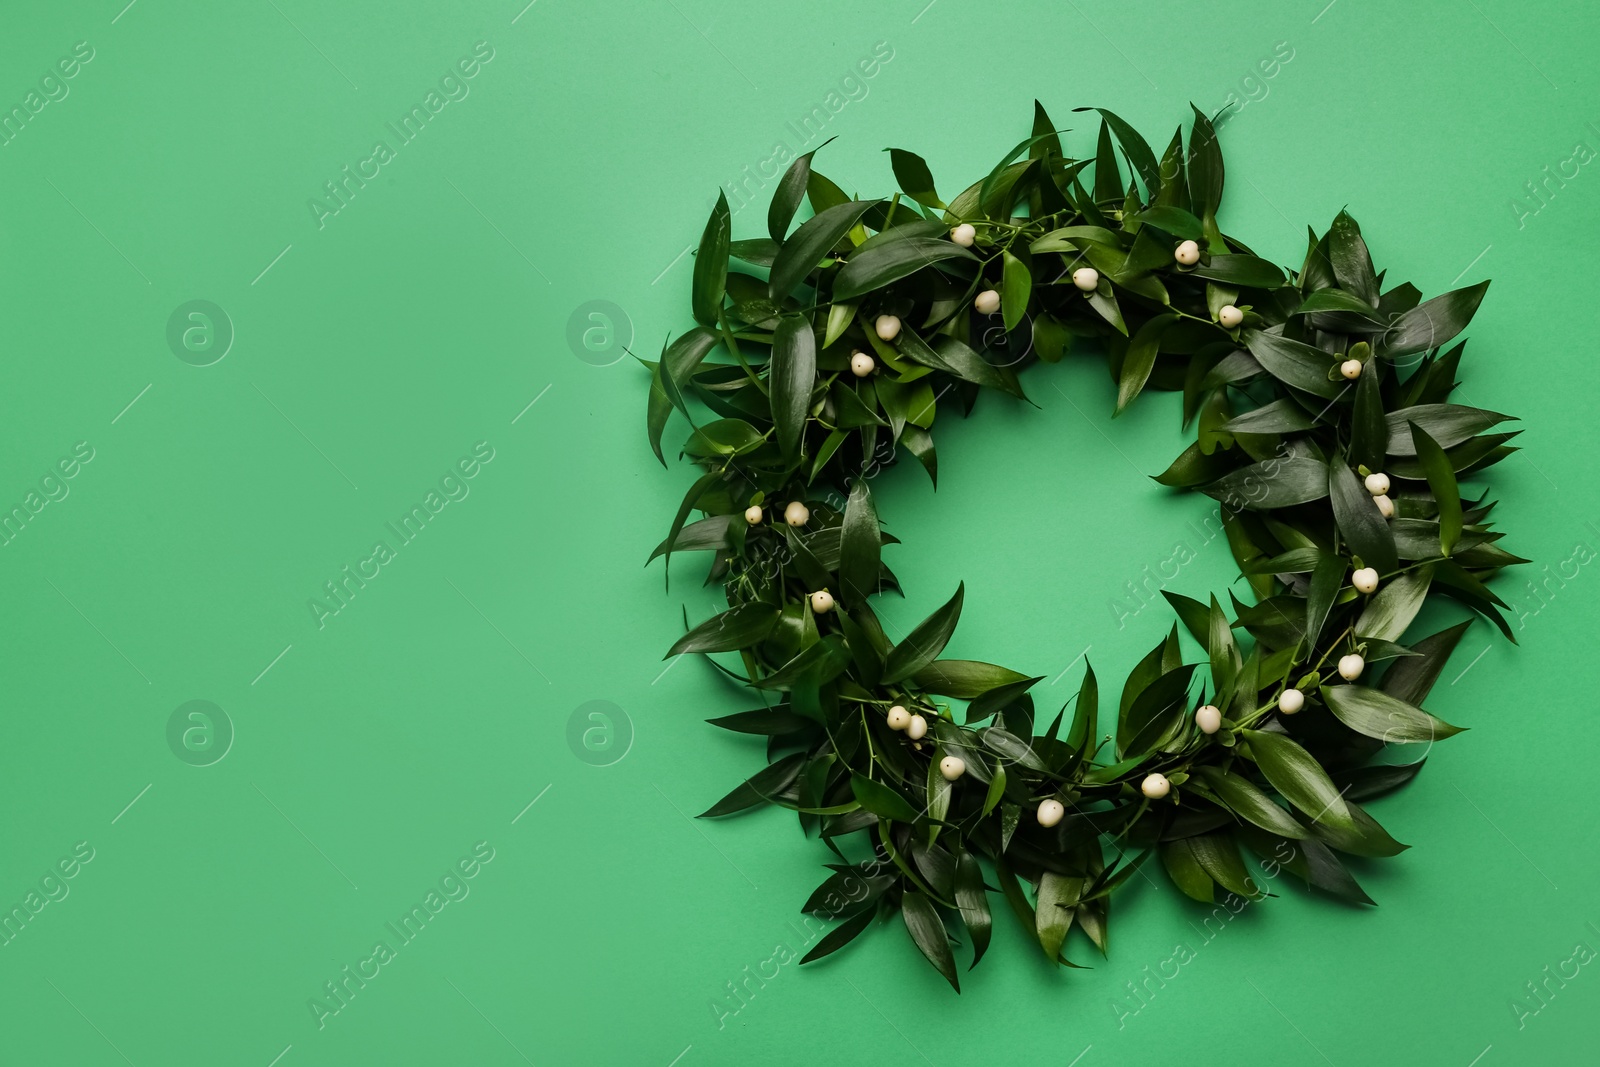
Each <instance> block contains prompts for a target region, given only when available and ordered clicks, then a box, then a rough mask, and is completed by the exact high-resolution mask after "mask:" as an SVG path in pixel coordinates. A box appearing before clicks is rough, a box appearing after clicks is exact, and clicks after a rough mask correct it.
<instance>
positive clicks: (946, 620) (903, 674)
mask: <svg viewBox="0 0 1600 1067" xmlns="http://www.w3.org/2000/svg"><path fill="white" fill-rule="evenodd" d="M965 595H966V583H965V582H963V583H960V584H958V585H957V586H956V592H955V595H954V596H952V597H951V598H950V599H949V600H948V601H946V602H945V603H944V605H943V606H942V607H940V608H939V609H938V610H937V611H935V612H934V613H933V614H931V615H929V616H928V617H927V618H926V619H923V620H922V621H921V622H919V623H918V624H917V625H916V627H915V628H914V629H913V630H912V631H911V632H910V633H909V634H907V635H906V638H905V640H904V641H901V642H900V643H899V644H897V645H895V646H894V649H893V650H892V651H891V652H890V653H889V660H888V663H887V664H886V665H885V667H884V672H883V684H885V685H893V684H894V683H895V682H900V681H904V680H905V679H907V678H910V677H911V676H912V675H914V674H916V673H917V672H918V671H920V670H922V669H923V668H924V667H926V666H927V665H928V664H930V663H932V662H933V661H934V660H935V659H937V658H938V657H939V653H941V652H943V651H944V646H945V645H946V644H948V643H949V641H950V635H951V634H952V633H954V632H955V628H956V623H957V622H959V621H960V619H961V603H962V600H963V599H964V598H965Z"/></svg>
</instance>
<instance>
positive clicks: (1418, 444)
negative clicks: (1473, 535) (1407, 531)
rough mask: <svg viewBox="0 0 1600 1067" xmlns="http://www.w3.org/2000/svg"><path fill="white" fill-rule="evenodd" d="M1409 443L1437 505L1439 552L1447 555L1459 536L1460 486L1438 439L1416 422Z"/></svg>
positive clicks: (1450, 552)
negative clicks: (1429, 434)
mask: <svg viewBox="0 0 1600 1067" xmlns="http://www.w3.org/2000/svg"><path fill="white" fill-rule="evenodd" d="M1411 443H1412V445H1413V447H1414V448H1415V449H1416V452H1417V461H1418V462H1419V463H1421V464H1422V469H1423V471H1424V472H1425V473H1426V474H1427V476H1428V488H1429V489H1432V490H1433V499H1434V502H1435V503H1436V504H1437V505H1438V507H1439V552H1440V554H1441V555H1445V556H1448V555H1451V554H1452V553H1453V552H1454V551H1455V548H1456V543H1457V542H1458V541H1460V540H1461V489H1460V487H1459V486H1458V485H1457V484H1456V475H1455V471H1453V470H1451V469H1450V459H1449V457H1448V456H1446V455H1445V454H1444V449H1443V448H1440V447H1439V442H1437V441H1435V440H1434V439H1433V438H1432V437H1429V436H1428V431H1427V430H1424V429H1423V428H1422V427H1421V426H1420V425H1418V424H1417V423H1412V424H1411Z"/></svg>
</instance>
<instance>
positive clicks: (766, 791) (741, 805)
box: [697, 752, 808, 819]
mask: <svg viewBox="0 0 1600 1067" xmlns="http://www.w3.org/2000/svg"><path fill="white" fill-rule="evenodd" d="M807 758H808V757H807V754H806V753H804V752H796V753H795V754H794V755H792V756H785V757H783V759H781V760H779V761H778V762H776V763H774V764H771V765H770V766H767V767H764V768H762V769H761V770H760V771H758V772H756V773H755V774H753V775H751V776H750V778H749V779H748V780H747V781H745V782H744V783H743V784H741V785H740V786H739V787H738V788H736V789H734V791H733V792H731V793H729V794H728V795H727V796H725V797H723V798H722V799H721V800H719V801H717V802H716V803H715V804H713V805H711V807H709V808H707V809H706V810H705V811H703V812H701V813H700V814H699V815H698V816H697V818H701V819H714V818H716V817H718V816H720V815H731V814H733V813H734V812H736V811H743V810H744V809H746V808H750V807H754V806H755V805H757V804H760V803H762V802H763V801H768V800H771V799H772V798H773V797H774V796H776V795H777V794H779V793H781V792H783V791H784V790H785V789H787V788H789V786H790V784H791V783H793V782H794V780H795V777H796V776H797V775H798V774H799V773H800V768H801V767H802V766H804V765H805V762H806V759H807Z"/></svg>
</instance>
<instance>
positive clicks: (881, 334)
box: [873, 315, 900, 341]
mask: <svg viewBox="0 0 1600 1067" xmlns="http://www.w3.org/2000/svg"><path fill="white" fill-rule="evenodd" d="M873 329H875V330H877V331H878V340H880V341H893V340H894V339H895V338H896V337H899V336H900V316H898V315H879V316H878V321H877V322H876V323H874V324H873Z"/></svg>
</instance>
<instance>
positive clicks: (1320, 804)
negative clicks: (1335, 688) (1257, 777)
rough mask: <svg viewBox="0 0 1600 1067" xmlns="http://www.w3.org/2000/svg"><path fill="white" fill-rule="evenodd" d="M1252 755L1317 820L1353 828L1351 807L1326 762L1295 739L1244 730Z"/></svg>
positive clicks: (1292, 800)
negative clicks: (1326, 768)
mask: <svg viewBox="0 0 1600 1067" xmlns="http://www.w3.org/2000/svg"><path fill="white" fill-rule="evenodd" d="M1239 736H1240V737H1242V738H1244V740H1245V741H1246V742H1247V743H1248V744H1249V745H1250V755H1251V756H1252V758H1254V759H1255V761H1256V765H1257V766H1258V767H1260V768H1261V771H1262V773H1263V774H1265V775H1266V776H1267V781H1269V782H1271V783H1272V787H1273V788H1274V789H1276V790H1277V791H1278V792H1280V793H1282V794H1283V796H1284V798H1285V799H1286V800H1288V801H1289V803H1291V804H1293V805H1294V806H1295V807H1297V808H1299V809H1300V810H1301V811H1303V812H1305V813H1306V814H1307V815H1309V816H1311V818H1312V819H1313V820H1314V821H1316V822H1326V823H1329V824H1330V825H1336V826H1345V827H1352V826H1354V825H1355V824H1354V822H1353V820H1352V818H1351V815H1350V809H1349V808H1348V807H1346V806H1345V802H1344V799H1343V798H1342V797H1340V796H1339V790H1338V789H1337V788H1336V787H1335V786H1334V784H1333V782H1332V781H1331V780H1330V779H1329V778H1328V773H1327V772H1326V771H1324V770H1323V769H1322V764H1320V763H1318V762H1317V761H1316V759H1315V758H1314V757H1313V756H1312V755H1311V753H1309V752H1307V751H1306V750H1305V749H1304V748H1302V747H1301V746H1300V744H1299V743H1298V742H1297V741H1295V740H1294V739H1292V738H1290V737H1288V736H1286V735H1284V734H1278V733H1271V732H1268V731H1266V730H1240V731H1239Z"/></svg>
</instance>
